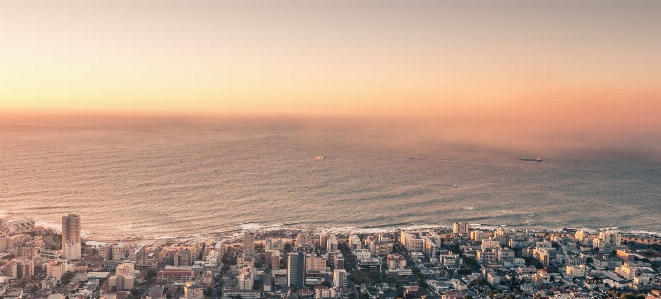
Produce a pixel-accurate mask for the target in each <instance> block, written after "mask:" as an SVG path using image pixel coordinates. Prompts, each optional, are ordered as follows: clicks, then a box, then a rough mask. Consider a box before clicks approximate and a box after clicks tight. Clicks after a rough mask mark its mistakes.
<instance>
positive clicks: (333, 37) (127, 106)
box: [0, 1, 661, 127]
mask: <svg viewBox="0 0 661 299" xmlns="http://www.w3.org/2000/svg"><path fill="white" fill-rule="evenodd" d="M659 15H661V1H626V2H620V1H605V2H601V1H576V2H572V1H511V2H508V1H194V2H183V1H117V2H114V1H98V2H97V1H94V2H81V1H51V2H48V1H46V2H22V1H16V2H13V1H2V2H0V25H1V29H0V38H1V45H0V50H1V52H0V53H1V55H0V68H1V70H0V71H1V74H0V95H1V99H0V109H1V112H3V113H8V112H21V111H23V112H26V111H36V110H38V111H41V112H81V111H87V112H95V113H104V112H113V113H114V112H124V113H150V114H153V113H157V114H158V113H164V114H173V113H174V114H177V113H180V114H195V113H205V114H214V113H219V114H222V113H243V114H251V113H255V114H265V113H266V114H302V115H316V114H323V115H343V114H346V115H367V116H369V115H372V116H374V115H391V116H407V117H421V118H432V119H434V118H454V119H471V120H474V121H477V120H481V119H500V120H501V121H512V122H518V121H522V122H524V123H525V121H535V122H536V123H541V124H544V125H549V126H573V125H576V126H588V127H589V126H605V125H614V126H619V125H626V126H632V127H645V126H661V121H660V120H659V119H660V118H659V117H658V115H661V87H659V86H660V85H661V84H659V83H658V82H659V78H661V55H659V54H658V53H661V19H660V18H659V17H658V16H659Z"/></svg>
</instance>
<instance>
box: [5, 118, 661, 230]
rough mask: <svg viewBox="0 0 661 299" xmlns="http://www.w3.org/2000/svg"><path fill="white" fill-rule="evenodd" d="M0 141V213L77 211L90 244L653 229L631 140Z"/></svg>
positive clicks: (161, 130) (190, 126)
mask: <svg viewBox="0 0 661 299" xmlns="http://www.w3.org/2000/svg"><path fill="white" fill-rule="evenodd" d="M0 129H1V131H0V132H1V135H0V138H1V139H0V140H1V143H0V158H1V161H2V162H1V163H0V171H1V174H2V180H0V210H2V211H3V212H4V213H6V214H7V217H11V218H21V217H31V218H34V219H36V220H42V221H47V222H52V223H58V222H59V221H60V219H61V216H62V215H65V214H68V213H76V214H80V215H81V216H82V217H83V218H82V219H83V230H84V231H86V232H87V234H88V236H89V237H91V238H112V237H116V236H127V235H141V236H145V237H158V236H189V235H198V234H209V233H214V232H228V231H234V230H238V229H240V228H241V225H242V224H246V223H259V224H261V225H276V224H283V225H285V226H290V227H294V228H309V227H370V226H374V227H376V226H399V225H410V224H429V225H450V224H451V223H452V222H454V221H461V220H463V221H468V222H471V223H483V224H490V225H501V224H507V225H508V226H516V227H531V228H561V227H577V228H601V227H612V226H618V227H620V229H623V230H646V231H657V232H658V231H661V223H660V222H659V221H658V217H659V216H660V215H661V204H660V203H661V159H660V158H659V157H660V155H659V151H658V150H657V149H658V143H655V142H658V141H654V140H653V139H649V138H645V137H641V136H634V137H632V138H630V139H620V138H619V137H617V138H615V137H613V139H612V140H610V141H609V138H601V139H599V140H598V141H596V142H593V143H590V142H587V143H586V142H581V140H590V139H585V138H574V139H572V138H565V137H566V136H565V137H563V138H560V137H556V138H552V137H553V136H554V134H556V136H558V132H557V131H555V132H550V131H549V132H540V134H539V135H535V134H532V135H526V134H529V133H530V131H528V130H522V131H515V130H512V129H508V128H504V129H494V130H491V131H490V130H482V129H481V128H480V127H479V126H477V127H476V126H473V127H471V128H465V127H464V128H461V126H459V125H456V124H454V125H451V124H447V125H446V126H442V125H437V126H430V127H415V126H407V125H404V124H402V123H398V122H397V121H396V120H395V121H390V120H382V121H375V122H371V123H362V122H360V121H355V120H352V119H342V120H336V121H334V122H333V121H328V122H324V121H317V122H307V121H301V120H296V119H289V120H283V119H271V120H268V121H263V120H262V121H258V120H255V119H240V120H237V119H234V120H231V121H201V122H191V121H188V120H180V121H172V120H166V119H163V120H157V121H151V122H128V121H121V122H101V121H98V122H91V123H89V122H88V123H86V124H85V125H81V124H80V123H76V122H71V123H67V122H63V123H58V124H57V125H54V126H48V125H34V124H32V125H25V124H23V125H8V124H7V123H4V124H3V125H2V127H0ZM569 133H571V132H569ZM581 134H585V132H583V133H581ZM570 135H572V134H570ZM625 135H626V134H622V135H621V136H625ZM471 136H473V138H471ZM526 136H529V137H530V138H529V139H527V138H526ZM632 136H633V135H632ZM611 141H612V145H617V146H607V145H609V142H611ZM315 155H323V156H325V159H324V160H321V161H319V160H315V159H314V158H313V157H314V156H315ZM537 156H541V158H542V159H544V162H541V163H537V162H524V161H519V160H518V159H519V158H524V157H525V158H536V157H537ZM453 185H457V187H455V186H453Z"/></svg>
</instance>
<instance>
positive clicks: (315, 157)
mask: <svg viewBox="0 0 661 299" xmlns="http://www.w3.org/2000/svg"><path fill="white" fill-rule="evenodd" d="M324 158H326V157H324V156H314V159H315V160H323V159H324Z"/></svg>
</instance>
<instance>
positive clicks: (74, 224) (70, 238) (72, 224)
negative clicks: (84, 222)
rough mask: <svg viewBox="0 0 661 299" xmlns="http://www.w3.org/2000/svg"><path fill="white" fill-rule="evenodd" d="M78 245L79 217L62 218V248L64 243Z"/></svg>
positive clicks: (74, 215)
mask: <svg viewBox="0 0 661 299" xmlns="http://www.w3.org/2000/svg"><path fill="white" fill-rule="evenodd" d="M66 242H74V243H80V242H81V240H80V216H78V215H76V214H69V215H67V216H62V247H64V243H66Z"/></svg>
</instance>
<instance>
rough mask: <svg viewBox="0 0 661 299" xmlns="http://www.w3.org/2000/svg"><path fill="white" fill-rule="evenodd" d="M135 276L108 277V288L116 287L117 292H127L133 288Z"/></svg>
mask: <svg viewBox="0 0 661 299" xmlns="http://www.w3.org/2000/svg"><path fill="white" fill-rule="evenodd" d="M134 283H135V276H133V275H122V274H116V275H113V276H110V277H108V286H110V287H115V288H117V290H120V291H125V290H130V289H132V288H133V285H134Z"/></svg>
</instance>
